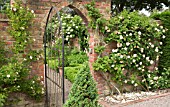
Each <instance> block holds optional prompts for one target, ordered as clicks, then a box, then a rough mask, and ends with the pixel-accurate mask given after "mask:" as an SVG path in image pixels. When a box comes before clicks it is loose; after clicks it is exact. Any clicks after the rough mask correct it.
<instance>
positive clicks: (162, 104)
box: [100, 92, 170, 107]
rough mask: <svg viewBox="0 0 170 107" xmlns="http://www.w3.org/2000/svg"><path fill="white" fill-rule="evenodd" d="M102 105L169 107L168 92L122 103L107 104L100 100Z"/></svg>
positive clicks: (105, 106)
mask: <svg viewBox="0 0 170 107" xmlns="http://www.w3.org/2000/svg"><path fill="white" fill-rule="evenodd" d="M100 104H101V105H102V107H170V92H168V93H165V94H160V95H155V96H151V97H148V98H144V99H140V100H135V101H132V102H128V103H123V104H115V105H113V104H109V103H107V102H104V101H100Z"/></svg>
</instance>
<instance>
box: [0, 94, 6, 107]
mask: <svg viewBox="0 0 170 107" xmlns="http://www.w3.org/2000/svg"><path fill="white" fill-rule="evenodd" d="M6 98H7V96H6V95H5V94H1V93H0V107H3V106H4V103H5V100H6Z"/></svg>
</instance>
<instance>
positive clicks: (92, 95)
mask: <svg viewBox="0 0 170 107" xmlns="http://www.w3.org/2000/svg"><path fill="white" fill-rule="evenodd" d="M64 107H100V105H99V104H98V94H97V89H96V83H95V81H94V80H93V78H92V76H91V73H90V69H89V66H88V63H87V62H86V64H84V66H83V67H82V69H81V70H80V71H79V73H78V75H77V78H76V80H75V82H74V83H73V85H72V88H71V91H70V93H69V98H68V100H67V102H66V103H65V104H64Z"/></svg>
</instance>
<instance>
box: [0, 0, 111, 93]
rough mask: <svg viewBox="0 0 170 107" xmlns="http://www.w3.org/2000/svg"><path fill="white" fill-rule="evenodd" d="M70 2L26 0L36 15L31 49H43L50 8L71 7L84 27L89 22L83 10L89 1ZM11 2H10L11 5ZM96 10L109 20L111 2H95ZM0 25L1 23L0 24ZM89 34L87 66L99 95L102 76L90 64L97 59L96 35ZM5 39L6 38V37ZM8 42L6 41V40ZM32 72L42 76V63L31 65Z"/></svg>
mask: <svg viewBox="0 0 170 107" xmlns="http://www.w3.org/2000/svg"><path fill="white" fill-rule="evenodd" d="M69 1H71V0H27V2H26V4H25V5H26V6H28V7H29V8H30V9H31V10H34V12H35V14H36V18H35V22H34V24H33V27H32V37H33V38H35V39H36V43H35V44H33V46H32V48H34V49H43V35H44V27H45V23H46V18H47V15H48V11H49V9H50V7H51V6H56V8H57V10H60V9H61V8H63V7H65V6H68V5H69V6H71V7H73V8H76V9H77V10H78V11H79V13H80V16H81V17H82V18H83V20H84V21H85V23H86V25H87V23H88V21H89V20H90V19H89V17H88V15H87V10H86V9H85V7H84V5H85V4H87V3H89V2H91V0H72V2H69ZM12 2H13V1H11V4H12ZM96 8H99V10H100V12H101V13H102V14H103V15H104V17H105V18H107V19H108V18H110V10H111V9H110V8H111V0H96ZM0 24H1V23H0ZM89 33H90V40H89V45H90V50H91V52H90V53H88V55H89V65H90V70H91V73H92V75H93V77H94V79H95V80H96V82H97V87H98V90H99V93H100V94H101V93H102V92H103V90H105V89H106V87H105V85H104V84H105V81H104V80H103V79H102V76H101V74H100V73H99V72H95V71H94V70H93V67H92V64H93V63H94V61H95V60H96V59H97V54H96V53H95V52H94V46H95V42H96V38H97V36H96V34H95V33H94V31H92V30H91V29H89ZM5 37H7V38H8V36H7V35H5ZM7 40H8V39H7ZM32 67H33V69H32V72H33V74H34V73H36V74H38V75H43V74H44V67H43V61H42V60H41V61H38V62H37V63H36V64H35V63H34V64H32Z"/></svg>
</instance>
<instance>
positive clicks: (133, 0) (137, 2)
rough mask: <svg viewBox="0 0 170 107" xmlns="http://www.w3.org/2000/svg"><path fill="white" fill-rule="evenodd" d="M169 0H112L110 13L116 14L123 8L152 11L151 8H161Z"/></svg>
mask: <svg viewBox="0 0 170 107" xmlns="http://www.w3.org/2000/svg"><path fill="white" fill-rule="evenodd" d="M169 3H170V1H169V0H142V1H141V0H124V1H123V0H112V3H111V5H112V13H113V15H117V14H118V13H120V12H122V11H123V9H127V10H129V11H134V10H142V9H146V10H149V11H152V10H153V9H155V8H156V9H158V10H160V9H162V8H163V5H165V6H169Z"/></svg>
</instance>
